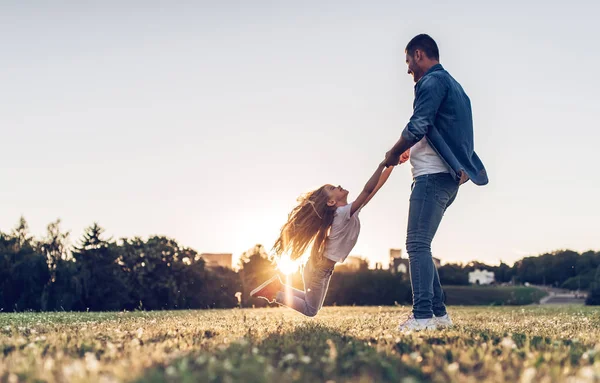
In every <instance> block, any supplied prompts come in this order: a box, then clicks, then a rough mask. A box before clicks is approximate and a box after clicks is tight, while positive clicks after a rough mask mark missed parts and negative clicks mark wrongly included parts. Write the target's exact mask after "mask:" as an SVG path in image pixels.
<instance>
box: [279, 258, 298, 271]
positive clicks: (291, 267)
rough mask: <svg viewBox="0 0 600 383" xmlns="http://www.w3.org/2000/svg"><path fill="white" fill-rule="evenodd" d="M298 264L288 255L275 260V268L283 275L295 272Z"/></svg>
mask: <svg viewBox="0 0 600 383" xmlns="http://www.w3.org/2000/svg"><path fill="white" fill-rule="evenodd" d="M299 266H300V265H299V264H298V262H297V261H292V259H291V258H290V257H289V255H283V256H281V258H279V259H278V260H277V269H278V270H279V271H281V272H282V273H283V274H285V275H290V274H293V273H295V272H296V270H298V267H299Z"/></svg>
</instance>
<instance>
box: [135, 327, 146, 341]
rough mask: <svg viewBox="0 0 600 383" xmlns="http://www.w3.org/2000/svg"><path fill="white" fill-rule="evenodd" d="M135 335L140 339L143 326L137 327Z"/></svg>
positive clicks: (142, 333)
mask: <svg viewBox="0 0 600 383" xmlns="http://www.w3.org/2000/svg"><path fill="white" fill-rule="evenodd" d="M135 335H136V336H137V337H138V338H139V339H142V335H144V329H143V328H141V327H140V328H138V329H137V331H136V332H135Z"/></svg>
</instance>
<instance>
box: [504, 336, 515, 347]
mask: <svg viewBox="0 0 600 383" xmlns="http://www.w3.org/2000/svg"><path fill="white" fill-rule="evenodd" d="M500 345H501V346H502V347H504V348H517V345H516V344H515V341H514V340H512V339H511V338H509V337H505V338H504V339H502V342H500Z"/></svg>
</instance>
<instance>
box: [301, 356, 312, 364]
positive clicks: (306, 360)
mask: <svg viewBox="0 0 600 383" xmlns="http://www.w3.org/2000/svg"><path fill="white" fill-rule="evenodd" d="M300 361H301V362H302V363H304V364H309V363H310V361H311V359H310V356H308V355H304V356H302V357H301V358H300Z"/></svg>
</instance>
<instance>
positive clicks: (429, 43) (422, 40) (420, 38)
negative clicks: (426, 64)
mask: <svg viewBox="0 0 600 383" xmlns="http://www.w3.org/2000/svg"><path fill="white" fill-rule="evenodd" d="M417 49H418V50H420V51H422V52H424V53H425V54H426V55H427V57H429V58H430V59H432V60H438V61H439V59H440V51H439V49H438V46H437V44H436V43H435V41H434V40H433V39H432V38H431V36H429V35H426V34H421V35H417V36H415V37H413V39H412V40H410V42H409V43H408V45H407V46H406V53H408V54H409V55H411V56H413V55H414V54H415V51H416V50H417Z"/></svg>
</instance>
